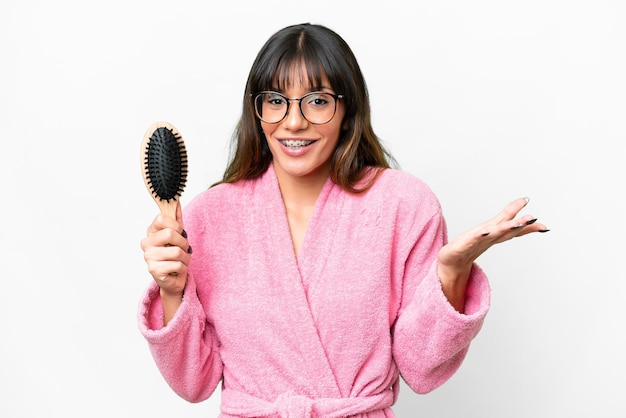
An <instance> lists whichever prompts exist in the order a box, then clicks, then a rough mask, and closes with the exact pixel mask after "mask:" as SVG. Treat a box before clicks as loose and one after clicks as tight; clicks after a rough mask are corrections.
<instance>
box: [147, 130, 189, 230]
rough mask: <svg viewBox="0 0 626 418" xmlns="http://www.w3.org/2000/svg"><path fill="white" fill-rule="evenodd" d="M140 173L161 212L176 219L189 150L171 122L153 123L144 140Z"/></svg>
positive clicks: (185, 180) (183, 185)
mask: <svg viewBox="0 0 626 418" xmlns="http://www.w3.org/2000/svg"><path fill="white" fill-rule="evenodd" d="M140 158H141V161H140V162H141V174H142V177H143V180H144V184H145V185H146V188H147V189H148V191H149V192H150V195H151V196H152V198H153V199H154V201H155V202H156V204H157V206H158V207H159V210H160V211H161V213H162V214H163V215H165V216H169V217H171V218H173V219H176V208H177V207H178V205H179V204H180V196H181V195H182V193H183V190H184V189H185V183H186V182H187V150H186V148H185V142H184V141H183V138H182V137H181V135H180V133H179V132H178V130H177V129H176V128H175V127H174V125H172V124H171V123H169V122H164V121H159V122H155V123H153V124H152V125H151V126H150V127H149V128H148V130H147V131H146V133H145V134H144V136H143V140H142V141H141V150H140Z"/></svg>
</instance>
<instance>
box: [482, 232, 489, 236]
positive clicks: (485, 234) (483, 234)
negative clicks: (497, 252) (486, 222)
mask: <svg viewBox="0 0 626 418" xmlns="http://www.w3.org/2000/svg"><path fill="white" fill-rule="evenodd" d="M487 235H489V232H483V233H482V235H481V237H486V236H487Z"/></svg>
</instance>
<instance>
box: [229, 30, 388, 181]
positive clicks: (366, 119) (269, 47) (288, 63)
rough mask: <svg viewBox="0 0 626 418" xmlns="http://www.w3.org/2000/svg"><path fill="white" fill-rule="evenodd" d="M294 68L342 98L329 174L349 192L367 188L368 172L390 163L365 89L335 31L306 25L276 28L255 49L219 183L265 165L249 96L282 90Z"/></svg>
mask: <svg viewBox="0 0 626 418" xmlns="http://www.w3.org/2000/svg"><path fill="white" fill-rule="evenodd" d="M295 65H304V66H305V68H306V74H307V76H308V78H309V80H308V81H309V82H311V83H312V85H321V80H322V78H323V76H326V78H327V80H328V82H329V83H330V86H331V87H332V88H333V90H335V92H336V93H338V94H341V95H343V96H344V98H342V99H341V100H342V101H343V102H344V106H345V110H346V111H345V116H344V120H343V127H344V129H343V130H342V133H341V136H340V138H339V141H338V143H337V148H336V149H335V152H334V153H333V155H332V157H331V164H330V176H331V178H332V180H333V181H334V182H335V183H337V184H338V185H340V186H341V187H343V188H344V189H346V190H349V191H351V192H360V191H363V190H366V189H367V188H369V187H370V186H371V184H372V183H373V182H374V181H375V179H376V176H367V181H365V184H361V182H362V180H364V179H365V177H366V175H367V174H368V171H369V169H370V168H374V169H378V171H380V169H384V168H389V167H390V166H391V165H392V164H394V165H395V160H394V159H393V157H392V156H391V155H390V154H389V153H388V152H387V151H386V150H385V148H384V147H383V146H382V144H381V142H380V140H379V138H378V137H377V136H376V134H375V133H374V130H373V128H372V124H371V118H370V104H369V94H368V91H367V86H366V84H365V79H364V78H363V74H362V73H361V69H360V67H359V64H358V63H357V60H356V58H355V56H354V54H353V52H352V50H351V49H350V47H349V46H348V44H347V43H346V42H345V41H344V40H343V38H341V37H340V36H339V35H338V34H337V33H335V32H334V31H332V30H330V29H328V28H327V27H324V26H321V25H312V24H309V23H304V24H300V25H293V26H288V27H286V28H284V29H281V30H280V31H278V32H276V33H275V34H274V35H273V36H272V37H270V38H269V39H268V41H267V42H266V43H265V45H264V46H263V47H262V48H261V50H260V51H259V53H258V55H257V57H256V59H255V61H254V63H253V64H252V68H251V70H250V74H249V75H248V81H247V84H246V90H245V94H244V99H243V111H242V115H241V118H240V120H239V122H238V124H237V127H236V129H235V132H234V135H233V144H232V146H231V157H230V163H229V164H228V166H227V168H226V170H225V172H224V176H223V178H222V181H221V182H222V183H233V182H236V181H239V180H243V179H253V178H256V177H259V176H260V175H262V174H263V173H264V172H265V171H266V170H267V168H268V167H269V165H270V163H271V161H272V154H271V152H270V150H269V147H268V145H267V141H266V140H265V138H264V136H263V131H262V129H261V123H260V121H259V120H258V118H257V117H256V115H255V112H254V104H253V99H252V95H253V94H254V93H257V92H259V91H263V90H272V89H273V88H276V87H282V86H284V85H285V84H286V83H288V82H289V79H288V77H289V75H290V69H292V68H293V67H294V66H295ZM275 83H278V84H279V85H278V86H274V84H275Z"/></svg>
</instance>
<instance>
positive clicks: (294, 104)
mask: <svg viewBox="0 0 626 418" xmlns="http://www.w3.org/2000/svg"><path fill="white" fill-rule="evenodd" d="M290 103H291V105H290V106H289V109H287V115H286V116H285V119H283V123H284V124H285V126H286V127H287V128H288V129H291V130H300V129H305V128H306V127H307V125H308V121H307V120H306V119H305V118H304V116H303V115H302V110H301V109H300V100H299V99H290Z"/></svg>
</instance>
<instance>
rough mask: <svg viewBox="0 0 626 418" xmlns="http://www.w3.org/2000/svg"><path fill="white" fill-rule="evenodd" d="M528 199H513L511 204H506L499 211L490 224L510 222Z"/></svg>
mask: <svg viewBox="0 0 626 418" xmlns="http://www.w3.org/2000/svg"><path fill="white" fill-rule="evenodd" d="M528 201H529V199H528V198H527V197H520V198H519V199H515V200H513V201H512V202H510V203H508V204H507V205H506V206H505V207H504V208H503V209H502V210H501V211H500V213H498V214H497V215H496V216H495V217H494V218H493V219H492V223H494V224H499V223H500V222H503V221H510V220H512V219H513V218H515V216H517V214H518V213H519V211H520V210H522V209H523V208H524V207H525V206H526V205H527V204H528Z"/></svg>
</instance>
